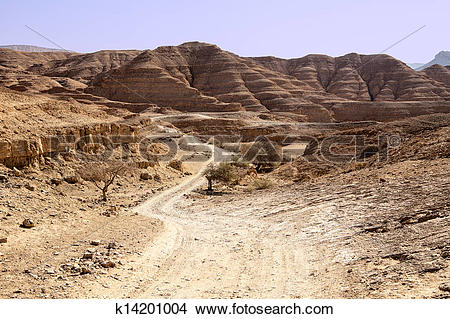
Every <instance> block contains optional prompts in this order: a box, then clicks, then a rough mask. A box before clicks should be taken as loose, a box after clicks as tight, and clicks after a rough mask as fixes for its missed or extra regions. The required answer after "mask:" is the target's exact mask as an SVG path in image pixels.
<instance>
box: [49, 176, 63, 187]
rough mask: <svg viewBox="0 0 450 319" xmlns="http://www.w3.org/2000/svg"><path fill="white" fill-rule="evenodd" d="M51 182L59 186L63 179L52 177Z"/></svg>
mask: <svg viewBox="0 0 450 319" xmlns="http://www.w3.org/2000/svg"><path fill="white" fill-rule="evenodd" d="M50 183H51V184H52V185H56V186H58V185H61V183H62V180H61V179H60V178H52V179H51V180H50Z"/></svg>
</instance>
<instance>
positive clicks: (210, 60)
mask: <svg viewBox="0 0 450 319" xmlns="http://www.w3.org/2000/svg"><path fill="white" fill-rule="evenodd" d="M0 66H1V69H0V83H1V84H2V85H3V86H6V87H8V88H11V89H14V90H18V91H23V92H27V91H28V92H41V93H47V94H52V95H54V96H56V97H61V96H65V97H72V98H74V99H76V100H78V101H80V102H82V103H91V102H101V103H102V104H104V105H110V106H111V105H114V104H115V105H122V106H124V105H128V106H129V109H132V108H133V107H132V105H136V109H137V110H142V108H143V107H145V106H143V105H147V106H148V107H149V106H157V107H161V108H164V109H174V110H178V111H183V112H184V111H194V112H198V111H201V112H236V111H243V110H247V111H260V112H272V113H276V112H289V113H292V114H297V115H300V116H303V117H304V120H305V121H310V122H336V121H338V122H342V121H357V120H377V121H380V120H381V121H389V120H396V119H400V118H405V117H408V116H416V115H421V114H429V113H436V112H447V111H448V109H449V103H450V102H449V101H450V91H449V88H448V83H447V82H446V77H447V75H446V74H444V75H442V73H445V72H446V69H445V68H444V69H437V68H436V67H434V68H430V69H427V70H426V71H424V72H417V71H414V70H413V69H411V68H409V67H408V66H407V65H406V64H404V63H403V62H401V61H398V60H396V59H394V58H392V57H390V56H388V55H359V54H356V53H351V54H348V55H345V56H342V57H337V58H333V57H329V56H324V55H308V56H305V57H303V58H298V59H290V60H284V59H279V58H275V57H259V58H246V57H239V56H237V55H235V54H233V53H231V52H227V51H224V50H222V49H220V48H219V47H217V46H216V45H212V44H206V43H199V42H189V43H184V44H182V45H179V46H170V47H159V48H157V49H155V50H145V51H136V50H129V51H127V50H125V51H124V50H120V51H119V50H117V51H99V52H94V53H88V54H78V53H71V52H18V51H13V50H9V49H1V50H0ZM347 110H349V111H347ZM359 114H360V115H359ZM380 114H381V115H380ZM297 119H298V117H297Z"/></svg>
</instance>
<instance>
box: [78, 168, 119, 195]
mask: <svg viewBox="0 0 450 319" xmlns="http://www.w3.org/2000/svg"><path fill="white" fill-rule="evenodd" d="M125 171H126V166H125V164H124V163H120V162H119V163H116V162H113V163H102V162H98V163H89V164H87V165H84V166H83V167H82V168H80V169H79V170H78V174H79V175H80V177H81V178H82V179H84V180H85V181H88V182H92V183H93V184H94V185H95V187H97V188H98V189H99V190H101V191H102V199H103V200H104V201H106V200H107V199H108V198H107V196H106V194H107V192H108V188H109V186H111V184H112V183H113V182H114V180H115V179H116V177H117V176H118V175H121V174H124V173H125Z"/></svg>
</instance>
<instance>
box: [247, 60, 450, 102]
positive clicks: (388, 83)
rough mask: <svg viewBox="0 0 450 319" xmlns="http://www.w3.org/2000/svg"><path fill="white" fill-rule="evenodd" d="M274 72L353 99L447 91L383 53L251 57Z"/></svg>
mask: <svg viewBox="0 0 450 319" xmlns="http://www.w3.org/2000/svg"><path fill="white" fill-rule="evenodd" d="M253 59H254V60H255V61H256V62H258V63H260V64H262V65H264V66H265V67H266V68H270V69H272V70H274V71H277V72H283V73H285V74H288V75H291V76H294V77H296V78H297V79H299V80H301V81H305V82H307V83H308V84H310V85H311V86H312V87H314V88H315V89H316V90H318V91H320V92H323V93H325V92H326V93H331V94H334V95H336V96H339V97H342V98H345V99H348V100H357V101H424V100H426V101H448V100H450V92H449V91H448V89H447V88H445V87H444V86H442V85H441V84H440V83H436V82H433V81H430V79H429V78H427V77H426V76H424V75H423V74H421V73H418V72H416V71H414V70H412V69H411V68H409V67H408V66H407V65H406V64H404V63H403V62H400V61H398V60H396V59H394V58H393V57H391V56H388V55H384V54H377V55H360V54H356V53H351V54H347V55H344V56H341V57H337V58H333V57H329V56H326V55H307V56H305V57H303V58H299V59H290V60H284V59H279V58H274V57H261V58H253Z"/></svg>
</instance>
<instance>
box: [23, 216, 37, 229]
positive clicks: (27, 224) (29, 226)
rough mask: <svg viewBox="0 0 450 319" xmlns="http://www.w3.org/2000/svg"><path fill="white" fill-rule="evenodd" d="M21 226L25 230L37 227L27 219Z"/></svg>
mask: <svg viewBox="0 0 450 319" xmlns="http://www.w3.org/2000/svg"><path fill="white" fill-rule="evenodd" d="M21 226H22V227H24V228H33V227H34V226H35V225H34V222H33V221H32V220H31V219H29V218H25V219H24V220H23V222H22V224H21Z"/></svg>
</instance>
